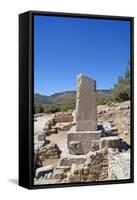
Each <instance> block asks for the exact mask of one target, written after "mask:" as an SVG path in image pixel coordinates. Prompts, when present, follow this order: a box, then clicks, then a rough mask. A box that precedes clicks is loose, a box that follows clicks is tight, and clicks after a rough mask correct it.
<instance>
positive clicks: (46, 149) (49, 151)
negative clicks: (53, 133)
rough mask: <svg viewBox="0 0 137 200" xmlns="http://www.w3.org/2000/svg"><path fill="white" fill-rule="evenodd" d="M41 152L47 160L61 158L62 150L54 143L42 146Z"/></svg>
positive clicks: (42, 156)
mask: <svg viewBox="0 0 137 200" xmlns="http://www.w3.org/2000/svg"><path fill="white" fill-rule="evenodd" d="M39 153H40V156H41V159H42V160H45V159H47V158H51V159H55V158H60V154H61V150H60V149H59V147H58V145H57V144H54V143H52V144H47V145H44V146H43V147H41V148H40V150H39Z"/></svg>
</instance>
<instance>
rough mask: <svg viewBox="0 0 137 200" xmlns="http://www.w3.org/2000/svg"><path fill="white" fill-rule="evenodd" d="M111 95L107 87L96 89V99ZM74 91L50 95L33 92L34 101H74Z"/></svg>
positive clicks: (50, 102)
mask: <svg viewBox="0 0 137 200" xmlns="http://www.w3.org/2000/svg"><path fill="white" fill-rule="evenodd" d="M110 95H111V90H109V89H100V90H97V99H98V98H102V97H107V96H110ZM75 99H76V91H74V90H71V91H63V92H57V93H54V94H52V95H49V96H48V95H41V94H39V93H35V94H34V103H35V104H43V105H46V104H61V103H65V102H68V101H71V102H75Z"/></svg>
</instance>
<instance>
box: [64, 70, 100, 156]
mask: <svg viewBox="0 0 137 200" xmlns="http://www.w3.org/2000/svg"><path fill="white" fill-rule="evenodd" d="M67 137H68V138H67V139H68V140H67V144H68V149H69V153H71V154H75V155H82V154H86V153H88V152H89V151H90V150H91V146H92V141H93V140H99V139H100V137H101V131H98V130H97V106H96V81H95V80H92V79H91V78H89V77H86V76H84V75H81V74H80V75H78V77H77V95H76V126H73V127H72V128H71V129H70V131H69V132H68V135H67Z"/></svg>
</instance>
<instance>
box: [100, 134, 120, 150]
mask: <svg viewBox="0 0 137 200" xmlns="http://www.w3.org/2000/svg"><path fill="white" fill-rule="evenodd" d="M119 143H120V138H119V137H117V136H110V137H103V138H101V139H100V140H99V147H100V149H101V150H103V149H104V150H108V148H118V147H119Z"/></svg>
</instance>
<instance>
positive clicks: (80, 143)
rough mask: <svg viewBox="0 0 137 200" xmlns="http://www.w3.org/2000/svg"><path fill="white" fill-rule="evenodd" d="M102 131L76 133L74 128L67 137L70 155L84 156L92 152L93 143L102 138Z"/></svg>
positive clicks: (74, 127)
mask: <svg viewBox="0 0 137 200" xmlns="http://www.w3.org/2000/svg"><path fill="white" fill-rule="evenodd" d="M101 132H102V131H101V130H100V131H76V126H73V127H72V128H71V129H70V131H69V132H68V135H67V145H68V149H69V153H70V154H74V155H83V154H86V153H88V152H89V151H91V148H92V141H93V140H99V139H100V138H101Z"/></svg>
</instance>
